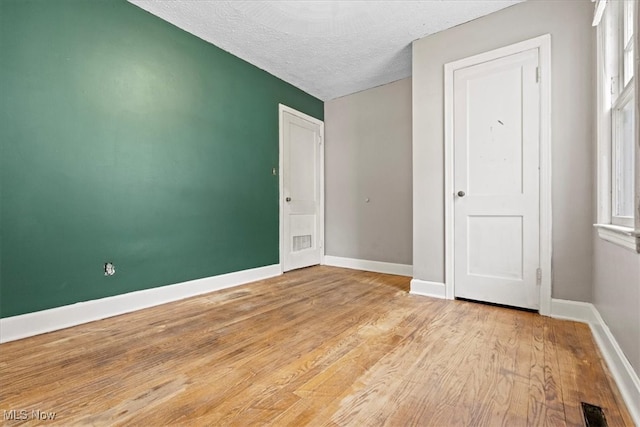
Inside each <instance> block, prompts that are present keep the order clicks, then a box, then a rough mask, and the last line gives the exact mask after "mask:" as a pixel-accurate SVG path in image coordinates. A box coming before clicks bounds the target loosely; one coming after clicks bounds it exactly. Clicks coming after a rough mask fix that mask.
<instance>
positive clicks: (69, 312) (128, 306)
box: [0, 264, 281, 343]
mask: <svg viewBox="0 0 640 427" xmlns="http://www.w3.org/2000/svg"><path fill="white" fill-rule="evenodd" d="M280 274H281V272H280V265H279V264H274V265H268V266H265V267H258V268H252V269H249V270H242V271H236V272H233V273H227V274H221V275H218V276H211V277H205V278H202V279H197V280H190V281H188V282H182V283H177V284H174V285H167V286H161V287H158V288H152V289H144V290H141V291H135V292H129V293H126V294H121V295H115V296H111V297H106V298H100V299H96V300H91V301H83V302H79V303H76V304H71V305H65V306H62V307H56V308H50V309H47V310H42V311H36V312H34V313H27V314H21V315H18V316H12V317H6V318H3V319H0V343H5V342H9V341H15V340H19V339H22V338H27V337H31V336H34V335H39V334H43V333H46V332H52V331H57V330H59V329H65V328H69V327H72V326H77V325H81V324H83V323H88V322H93V321H95V320H100V319H105V318H107V317H113V316H118V315H120V314H125V313H130V312H132V311H137V310H141V309H143V308H149V307H154V306H157V305H161V304H166V303H168V302H173V301H178V300H181V299H185V298H189V297H192V296H196V295H201V294H206V293H209V292H213V291H217V290H221V289H226V288H231V287H233V286H238V285H243V284H245V283H249V282H255V281H258V280H263V279H267V278H270V277H275V276H279V275H280Z"/></svg>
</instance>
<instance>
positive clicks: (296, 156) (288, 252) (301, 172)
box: [280, 111, 322, 271]
mask: <svg viewBox="0 0 640 427" xmlns="http://www.w3.org/2000/svg"><path fill="white" fill-rule="evenodd" d="M280 126H282V135H283V147H282V148H283V165H282V178H283V187H282V193H283V194H282V195H283V198H284V200H283V204H282V210H283V237H282V238H283V245H282V246H283V270H284V271H289V270H293V269H296V268H302V267H308V266H310V265H316V264H320V261H321V250H322V248H321V244H320V232H321V224H320V221H321V212H320V210H321V206H322V205H321V193H320V189H321V183H320V178H321V176H320V167H321V163H322V162H321V155H322V152H321V149H322V146H321V128H322V125H321V124H320V123H316V122H312V121H310V120H306V119H305V118H303V117H300V116H296V115H294V114H292V113H290V112H288V111H283V113H282V123H281V124H280Z"/></svg>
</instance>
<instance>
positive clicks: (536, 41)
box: [444, 34, 552, 315]
mask: <svg viewBox="0 0 640 427" xmlns="http://www.w3.org/2000/svg"><path fill="white" fill-rule="evenodd" d="M530 49H538V53H539V55H538V58H539V71H540V268H541V269H542V280H541V283H540V314H545V315H548V314H549V313H550V312H551V250H552V247H551V244H552V240H551V35H550V34H545V35H542V36H539V37H536V38H533V39H530V40H526V41H523V42H520V43H516V44H513V45H510V46H506V47H502V48H499V49H495V50H492V51H489V52H484V53H481V54H478V55H474V56H471V57H468V58H464V59H460V60H458V61H454V62H450V63H447V64H445V66H444V144H445V153H444V159H445V184H444V187H445V188H444V194H445V198H444V209H445V218H444V221H445V294H446V298H447V299H453V298H454V295H455V294H454V280H455V278H454V257H455V255H454V254H455V252H454V229H453V227H454V225H453V222H454V221H453V214H454V210H453V209H454V208H453V201H454V197H453V195H454V192H455V189H454V188H453V184H454V179H453V177H454V175H453V173H454V168H453V160H454V156H453V140H454V135H453V112H454V109H453V107H454V105H453V99H454V85H453V81H454V79H453V77H454V72H455V71H456V70H458V69H461V68H466V67H470V66H472V65H477V64H481V63H483V62H487V61H492V60H494V59H498V58H501V57H504V56H508V55H513V54H516V53H520V52H523V51H526V50H530Z"/></svg>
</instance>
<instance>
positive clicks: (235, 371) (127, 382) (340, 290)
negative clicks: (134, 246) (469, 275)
mask: <svg viewBox="0 0 640 427" xmlns="http://www.w3.org/2000/svg"><path fill="white" fill-rule="evenodd" d="M408 289H409V278H407V277H401V276H391V275H385V274H377V273H368V272H359V271H355V270H346V269H340V268H332V267H324V266H322V267H313V268H308V269H303V270H298V271H294V272H290V273H287V274H285V275H283V276H280V277H277V278H274V279H269V280H265V281H261V282H256V283H252V284H249V285H246V286H242V287H236V288H232V289H228V290H224V291H219V292H215V293H211V294H207V295H204V296H200V297H195V298H191V299H188V300H184V301H179V302H175V303H171V304H167V305H163V306H159V307H154V308H150V309H146V310H142V311H138V312H135V313H131V314H127V315H123V316H119V317H115V318H111V319H106V320H102V321H98V322H93V323H90V324H86V325H81V326H77V327H74V328H70V329H66V330H62V331H57V332H53V333H49V334H45V335H41V336H36V337H32V338H28V339H24V340H20V341H15V342H10V343H6V344H2V345H1V346H0V387H1V389H0V411H2V412H3V416H4V418H5V419H4V420H3V422H4V423H5V424H6V425H14V424H15V425H18V424H20V425H25V424H26V425H29V424H35V423H36V420H34V419H33V418H32V410H39V411H42V412H43V413H47V412H55V419H53V420H49V421H47V422H46V423H45V422H43V424H46V425H55V424H58V425H65V426H67V425H127V426H128V425H141V426H152V425H153V426H160V425H238V426H250V425H293V426H299V425H313V426H316V425H317V426H323V425H329V426H377V425H389V426H409V425H419V426H448V425H460V426H482V425H486V426H494V425H505V426H524V425H532V426H535V425H571V426H574V425H576V426H577V425H584V422H583V418H582V412H581V409H580V402H582V401H584V402H588V403H592V404H595V405H599V406H601V407H603V409H604V413H605V416H606V418H607V421H608V423H609V425H610V426H625V425H626V426H631V425H633V423H632V421H631V418H630V417H629V414H628V412H627V410H626V409H625V407H624V404H623V403H622V401H621V399H620V396H619V393H618V391H617V389H616V388H615V385H614V384H613V382H612V381H611V379H610V376H609V373H608V371H607V370H606V369H605V368H604V364H603V363H602V361H601V358H600V355H599V352H598V350H597V349H596V346H595V344H594V341H593V339H592V337H591V333H590V331H589V328H588V326H586V325H583V324H579V323H574V322H568V321H561V320H555V319H551V318H547V317H542V316H539V315H537V314H533V313H528V312H523V311H517V310H512V309H506V308H500V307H493V306H488V305H482V304H476V303H471V302H465V301H445V300H438V299H431V298H426V297H420V296H413V295H409V294H408V293H407V291H408ZM11 410H16V411H17V412H15V413H13V415H14V417H16V418H17V417H20V416H21V414H22V415H24V414H27V417H28V418H29V419H28V420H26V421H22V420H9V419H7V418H10V417H11V412H10V411H11ZM22 410H24V411H26V412H20V411H22Z"/></svg>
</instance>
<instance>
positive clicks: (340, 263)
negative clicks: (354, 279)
mask: <svg viewBox="0 0 640 427" xmlns="http://www.w3.org/2000/svg"><path fill="white" fill-rule="evenodd" d="M324 264H325V265H330V266H333V267H344V268H352V269H354V270H364V271H373V272H375V273H385V274H397V275H399V276H413V266H412V265H407V264H394V263H391V262H381V261H368V260H365V259H355V258H343V257H338V256H331V255H325V256H324Z"/></svg>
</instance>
